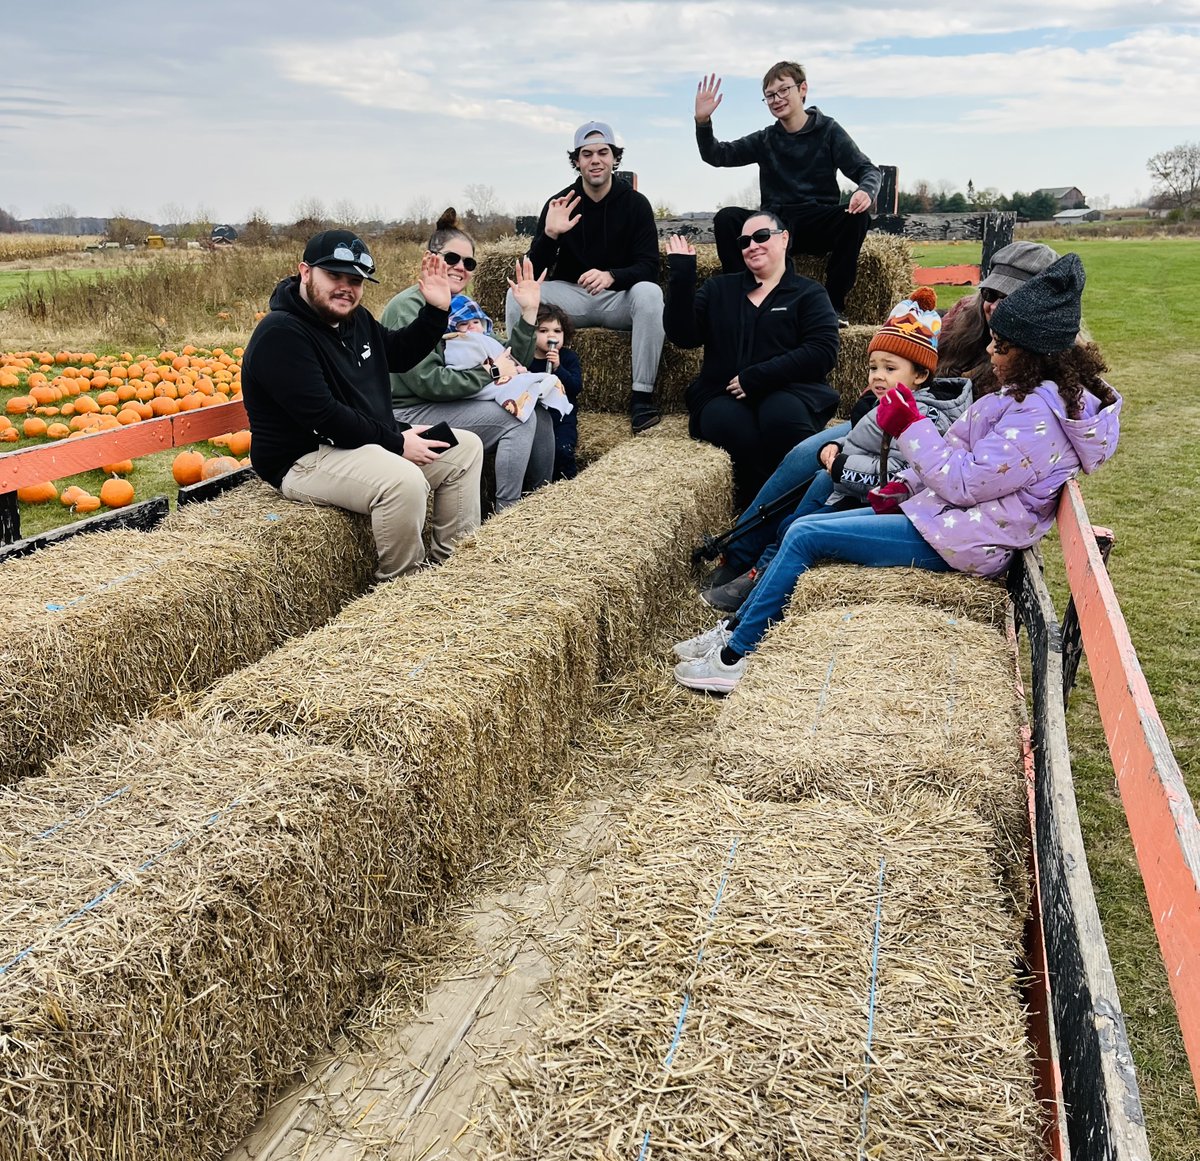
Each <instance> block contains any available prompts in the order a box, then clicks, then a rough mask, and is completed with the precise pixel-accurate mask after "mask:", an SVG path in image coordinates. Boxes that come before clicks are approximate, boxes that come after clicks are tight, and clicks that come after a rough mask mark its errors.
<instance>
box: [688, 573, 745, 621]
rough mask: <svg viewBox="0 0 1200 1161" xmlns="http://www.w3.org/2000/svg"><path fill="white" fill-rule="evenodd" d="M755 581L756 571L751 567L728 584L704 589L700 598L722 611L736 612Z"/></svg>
mask: <svg viewBox="0 0 1200 1161" xmlns="http://www.w3.org/2000/svg"><path fill="white" fill-rule="evenodd" d="M757 583H758V573H756V572H755V571H754V569H751V570H750V571H749V572H744V573H742V575H741V576H739V577H737V578H736V579H735V580H731V581H730V582H729V583H728V584H724V585H717V586H715V587H713V588H708V589H705V590H704V592H702V593H701V594H700V599H701V600H702V601H704V602H705V604H709V605H712V607H713V608H714V609H720V610H721V612H722V613H736V612H737V611H738V609H740V608H741V607H742V603H743V602H744V601H745V599H746V598H747V597H748V596H749V595H750V590H751V589H753V588H754V586H755V585H756V584H757Z"/></svg>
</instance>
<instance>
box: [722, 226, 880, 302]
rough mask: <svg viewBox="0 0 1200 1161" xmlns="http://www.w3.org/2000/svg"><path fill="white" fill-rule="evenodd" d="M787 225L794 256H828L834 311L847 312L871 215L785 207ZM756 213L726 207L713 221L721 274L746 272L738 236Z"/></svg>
mask: <svg viewBox="0 0 1200 1161" xmlns="http://www.w3.org/2000/svg"><path fill="white" fill-rule="evenodd" d="M776 212H777V213H778V214H779V216H780V217H781V218H782V219H783V220H784V222H786V223H787V228H788V235H789V240H788V252H789V253H790V254H828V255H829V261H828V262H826V264H825V289H826V291H828V293H829V301H830V302H832V303H833V309H834V310H836V311H837V312H838V314H841V313H842V312H843V311H844V310H845V309H846V296H847V295H848V294H849V293H850V288H851V287H852V286H853V285H854V280H855V278H857V277H858V252H859V251H860V250H861V249H862V244H863V239H864V238H865V237H866V236H867V227H868V226H869V225H870V224H871V215H870V214H867V213H862V214H848V213H847V212H846V209H845V207H844V206H821V205H809V206H785V207H783V208H782V209H780V210H778V211H776ZM755 213H757V211H756V210H746V209H742V208H741V207H740V206H726V207H725V208H724V209H723V210H718V211H717V212H716V215H715V216H714V217H713V237H714V238H715V240H716V243H717V257H718V258H720V260H721V270H722V271H723V272H724V273H726V274H737V273H738V272H740V271H742V270H745V268H746V266H745V263H744V262H743V261H742V251H741V247H740V246H738V244H737V239H738V235H739V234H741V232H742V226H743V225H745V223H746V219H747V218H750V217H753V215H754V214H755Z"/></svg>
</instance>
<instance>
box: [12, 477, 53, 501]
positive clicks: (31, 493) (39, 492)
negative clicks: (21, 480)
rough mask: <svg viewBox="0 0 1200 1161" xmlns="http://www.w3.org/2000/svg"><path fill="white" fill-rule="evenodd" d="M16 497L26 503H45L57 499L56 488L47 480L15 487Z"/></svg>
mask: <svg viewBox="0 0 1200 1161" xmlns="http://www.w3.org/2000/svg"><path fill="white" fill-rule="evenodd" d="M17 499H18V500H21V501H23V502H24V503H26V504H45V503H47V502H48V501H50V500H57V499H58V489H57V488H56V487H55V486H54V485H53V484H52V483H50V481H49V480H47V481H46V483H44V484H30V485H29V486H28V487H25V488H18V489H17Z"/></svg>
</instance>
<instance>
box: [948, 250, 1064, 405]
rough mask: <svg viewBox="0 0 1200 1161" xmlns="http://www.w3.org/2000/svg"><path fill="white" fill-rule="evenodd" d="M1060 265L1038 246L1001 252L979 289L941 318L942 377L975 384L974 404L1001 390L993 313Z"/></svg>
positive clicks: (1049, 252)
mask: <svg viewBox="0 0 1200 1161" xmlns="http://www.w3.org/2000/svg"><path fill="white" fill-rule="evenodd" d="M1057 260H1058V254H1057V253H1055V251H1053V250H1051V249H1050V247H1049V246H1043V245H1042V244H1041V243H1040V242H1013V243H1012V244H1011V245H1009V246H1005V247H1003V248H1002V249H1000V250H997V251H996V253H995V254H994V255H993V256H992V265H991V267H990V269H989V270H988V276H987V277H986V278H985V279H984V280H983V281H982V282H981V283H980V284H979V290H978V291H977V292H976V293H975V294H970V295H967V297H966V298H960V299H959V300H958V302H956V303H955V304H954V305H953V306H952V307H951V308H950V309H949V310H948V311H947V312H946V315H945V317H944V318H943V319H942V333H941V337H940V339H939V340H938V366H937V375H938V377H939V378H953V377H954V376H956V375H962V376H965V377H966V378H967V379H970V380H971V392H972V395H973V396H974V398H976V399H979V398H980V397H981V396H983V395H990V394H991V393H992V392H993V391H998V390H999V389H1000V384H999V383H998V382H997V381H996V375H995V372H994V371H993V370H992V363H991V360H990V359H989V358H988V344H989V343H990V342H991V341H992V332H991V330H990V328H989V325H988V324H989V323H990V322H991V318H992V311H994V310H995V309H996V305H997V303H1000V302H1003V301H1004V299H1006V298H1007V297H1008V296H1009V295H1010V294H1012V292H1013V291H1014V290H1016V289H1017V287H1018V286H1023V285H1024V284H1025V283H1026V282H1028V281H1029V279H1031V278H1032V277H1033V276H1034V275H1035V274H1038V273H1040V272H1041V271H1043V270H1045V269H1046V267H1047V266H1049V265H1050V264H1051V263H1052V262H1056V261H1057Z"/></svg>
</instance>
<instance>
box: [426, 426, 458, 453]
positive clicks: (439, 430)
mask: <svg viewBox="0 0 1200 1161" xmlns="http://www.w3.org/2000/svg"><path fill="white" fill-rule="evenodd" d="M417 434H418V435H419V436H420V437H421V438H422V439H436V440H440V441H441V442H442V443H448V444H449V445H450V447H457V446H458V438H457V437H456V436H455V434H454V432H453V431H452V430H451V428H450V425H449V424H448V423H447V422H446V421H445V420H444V419H443V420H442V422H441V423H435V424H434V425H433V426H432V427H431V428H428V429H427V430H425V431H419V432H417ZM437 450H438V452H439V454H440V453H441V452H444V451H449V450H450V448H444V447H443V448H438V449H437Z"/></svg>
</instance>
